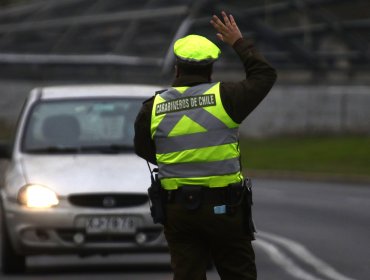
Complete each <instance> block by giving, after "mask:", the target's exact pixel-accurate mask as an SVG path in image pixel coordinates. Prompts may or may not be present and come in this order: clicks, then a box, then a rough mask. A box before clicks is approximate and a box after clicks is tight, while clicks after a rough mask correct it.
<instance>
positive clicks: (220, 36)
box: [216, 33, 224, 42]
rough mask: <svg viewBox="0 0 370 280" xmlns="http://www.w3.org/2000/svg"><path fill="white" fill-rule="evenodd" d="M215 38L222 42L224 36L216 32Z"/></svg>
mask: <svg viewBox="0 0 370 280" xmlns="http://www.w3.org/2000/svg"><path fill="white" fill-rule="evenodd" d="M216 35H217V38H218V39H220V40H221V41H222V42H224V37H223V36H222V34H221V33H217V34H216Z"/></svg>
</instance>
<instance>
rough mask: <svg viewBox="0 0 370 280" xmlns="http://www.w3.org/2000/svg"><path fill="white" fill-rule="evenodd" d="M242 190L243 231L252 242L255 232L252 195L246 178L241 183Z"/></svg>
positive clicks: (248, 180) (249, 182)
mask: <svg viewBox="0 0 370 280" xmlns="http://www.w3.org/2000/svg"><path fill="white" fill-rule="evenodd" d="M243 188H244V199H243V203H242V207H243V226H244V230H245V231H246V232H247V233H249V234H250V235H251V237H252V240H255V236H254V234H255V233H256V232H257V231H256V227H255V225H254V221H253V215H252V205H253V194H252V181H251V179H250V178H247V179H245V180H244V181H243Z"/></svg>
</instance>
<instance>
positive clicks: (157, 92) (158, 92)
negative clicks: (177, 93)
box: [143, 89, 167, 104]
mask: <svg viewBox="0 0 370 280" xmlns="http://www.w3.org/2000/svg"><path fill="white" fill-rule="evenodd" d="M166 90H167V89H162V90H158V91H156V92H155V93H154V95H153V96H151V97H149V98H148V99H145V100H144V101H143V104H146V103H148V102H151V101H153V99H154V98H155V96H156V95H157V94H161V93H162V92H165V91H166Z"/></svg>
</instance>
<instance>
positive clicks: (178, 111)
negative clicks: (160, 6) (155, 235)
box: [134, 12, 276, 280]
mask: <svg viewBox="0 0 370 280" xmlns="http://www.w3.org/2000/svg"><path fill="white" fill-rule="evenodd" d="M211 24H212V25H213V27H214V28H215V29H216V30H217V37H218V38H219V39H220V40H221V41H223V42H224V43H226V44H228V45H230V46H231V47H232V48H233V49H234V50H235V52H236V53H237V54H238V55H239V57H240V59H241V61H242V63H243V64H244V69H245V75H246V77H245V79H244V80H242V81H239V82H212V81H211V74H212V66H213V63H214V62H215V61H216V60H217V59H218V58H219V55H220V53H221V51H220V49H219V48H218V47H217V46H216V45H215V44H214V43H212V42H211V41H209V40H208V39H206V38H204V37H202V36H198V35H188V36H186V37H184V38H181V39H179V40H177V41H176V42H175V44H174V54H175V56H176V67H175V69H176V79H175V81H174V82H173V85H172V87H171V88H169V89H167V90H164V91H161V92H158V93H157V94H156V95H155V96H154V97H152V98H150V99H149V100H147V101H146V102H144V103H143V106H142V108H141V111H140V112H139V114H138V116H137V119H136V122H135V139H134V142H135V151H136V153H137V155H139V156H140V157H142V158H144V159H146V160H147V161H149V162H151V163H153V164H155V165H158V170H159V173H158V178H159V181H160V185H161V187H162V188H163V189H164V190H165V192H166V198H167V199H166V201H164V202H163V203H164V208H165V210H166V221H165V222H164V233H165V236H166V239H167V241H168V245H169V250H170V254H171V264H172V267H173V270H174V279H175V280H190V279H191V280H198V279H199V280H203V279H206V268H207V264H208V262H209V257H210V256H211V257H212V259H213V261H214V263H215V266H216V269H217V271H218V273H219V275H220V277H221V279H223V280H225V279H228V280H239V279H240V280H242V279H243V280H247V279H248V280H252V279H256V278H257V272H256V266H255V256H254V251H253V248H252V245H251V241H252V240H253V229H252V228H251V227H250V225H251V220H250V216H249V214H250V213H246V212H248V209H249V210H250V208H248V206H250V201H249V199H248V196H246V195H245V189H247V187H246V186H245V184H243V180H244V178H243V175H242V173H241V165H240V151H239V145H238V127H239V125H240V123H241V122H242V121H243V120H244V119H245V118H246V117H247V116H248V115H249V114H250V113H251V112H252V111H253V109H254V108H255V107H256V106H257V105H258V104H259V103H260V102H261V101H262V100H263V98H264V97H265V96H266V95H267V93H268V92H269V91H270V89H271V87H272V85H273V84H274V82H275V80H276V72H275V70H274V69H273V68H272V67H271V66H270V65H269V64H268V63H267V61H266V60H265V59H264V58H263V57H262V55H261V54H259V53H258V52H257V50H256V49H255V47H254V46H253V44H252V42H251V41H250V40H246V39H244V38H243V36H242V34H241V32H240V31H239V28H238V26H237V24H236V22H235V20H234V18H233V17H232V16H231V15H227V14H226V13H225V12H222V14H221V19H220V18H219V17H217V16H216V15H214V16H213V17H212V19H211ZM247 191H248V190H247ZM247 200H248V201H249V202H247ZM243 205H244V206H243ZM245 205H247V207H245ZM246 220H247V222H246Z"/></svg>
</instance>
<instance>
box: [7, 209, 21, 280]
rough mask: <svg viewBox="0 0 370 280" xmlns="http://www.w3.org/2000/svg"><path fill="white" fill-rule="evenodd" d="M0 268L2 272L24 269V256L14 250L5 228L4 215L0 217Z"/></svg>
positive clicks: (14, 271) (19, 272)
mask: <svg viewBox="0 0 370 280" xmlns="http://www.w3.org/2000/svg"><path fill="white" fill-rule="evenodd" d="M1 268H2V271H3V273H4V274H22V273H24V272H25V271H26V257H25V256H22V255H19V254H17V253H16V252H15V250H14V248H13V246H12V244H11V241H10V238H9V234H8V231H7V230H6V226H5V220H4V215H2V217H1Z"/></svg>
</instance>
